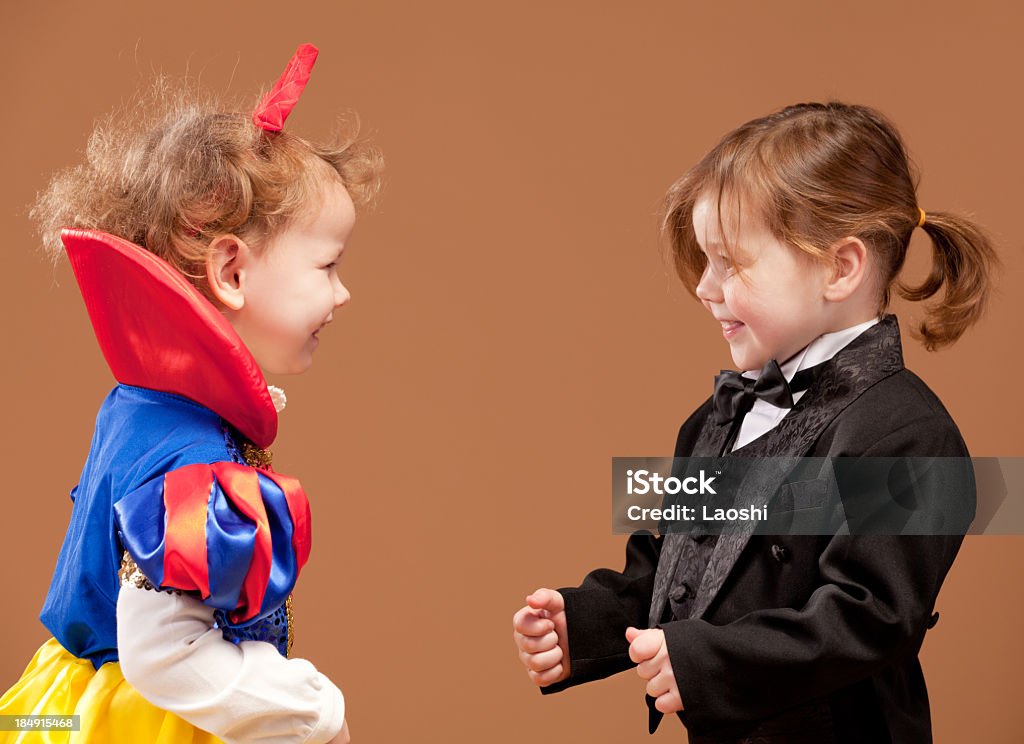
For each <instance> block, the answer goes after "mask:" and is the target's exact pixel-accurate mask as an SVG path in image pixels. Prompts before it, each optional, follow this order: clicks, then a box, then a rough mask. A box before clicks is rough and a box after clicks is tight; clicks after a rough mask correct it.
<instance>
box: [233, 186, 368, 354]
mask: <svg viewBox="0 0 1024 744" xmlns="http://www.w3.org/2000/svg"><path fill="white" fill-rule="evenodd" d="M354 224H355V208H354V206H353V204H352V199H351V198H350V197H349V195H348V192H347V191H346V190H345V187H344V186H342V185H341V183H340V182H338V181H331V182H330V183H329V184H328V185H326V186H325V187H324V193H323V198H322V200H321V202H320V204H319V205H317V208H316V209H314V210H310V212H309V213H307V214H305V215H300V216H299V217H296V218H295V219H294V220H292V222H291V223H290V224H289V225H288V226H287V227H285V228H284V229H283V230H282V231H280V232H279V233H277V234H276V235H274V236H273V237H272V238H271V239H270V240H269V241H268V242H267V244H266V245H265V246H264V247H263V251H262V252H261V253H259V254H258V255H257V254H253V253H249V254H248V256H247V257H246V259H245V261H244V263H242V264H241V267H240V268H241V271H242V280H241V284H240V287H239V289H240V292H241V294H242V296H243V297H244V301H243V303H242V305H241V307H239V308H237V309H236V310H233V311H230V312H228V313H226V315H227V317H228V320H229V321H230V322H231V324H232V326H234V328H235V330H236V331H237V332H238V335H239V336H241V338H242V340H243V341H244V342H245V345H246V346H247V347H248V348H249V351H250V352H251V353H252V355H253V357H255V359H256V362H257V363H258V364H259V366H260V368H261V369H262V370H263V372H264V373H271V374H299V373H301V372H305V371H306V370H307V369H309V367H310V366H311V365H312V364H313V350H314V349H316V347H317V345H318V344H319V343H320V341H319V339H318V338H317V334H318V332H319V331H320V329H322V328H323V327H324V326H325V325H326V324H327V323H330V322H331V320H332V319H333V314H334V310H335V309H337V308H338V307H340V306H341V305H344V304H345V303H346V302H348V300H349V297H350V295H349V292H348V290H347V289H346V288H345V285H344V284H342V283H341V279H340V278H339V276H338V261H339V260H340V258H341V255H342V252H343V250H344V248H345V242H346V241H347V240H348V237H349V234H350V233H351V232H352V227H353V226H354Z"/></svg>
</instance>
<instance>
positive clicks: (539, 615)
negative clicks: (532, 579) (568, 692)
mask: <svg viewBox="0 0 1024 744" xmlns="http://www.w3.org/2000/svg"><path fill="white" fill-rule="evenodd" d="M512 637H513V639H515V642H516V647H517V648H518V649H519V659H520V661H522V662H523V665H524V666H525V667H526V673H527V675H529V677H530V679H531V680H533V682H534V684H536V685H537V686H538V687H547V686H548V685H551V684H554V683H555V682H561V681H562V680H563V679H565V678H566V677H568V676H569V642H568V636H567V632H566V625H565V600H564V599H563V598H562V595H561V594H559V593H558V592H556V591H554V590H553V589H538V590H537V591H535V592H534V593H533V594H531V595H530V596H528V597H527V598H526V606H525V607H523V608H521V609H520V610H519V611H518V612H516V614H515V615H513V616H512Z"/></svg>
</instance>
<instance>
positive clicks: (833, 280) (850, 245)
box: [825, 237, 868, 302]
mask: <svg viewBox="0 0 1024 744" xmlns="http://www.w3.org/2000/svg"><path fill="white" fill-rule="evenodd" d="M831 253H832V259H833V261H832V269H831V273H830V274H829V277H828V280H827V281H826V283H825V299H826V300H829V301H831V302H842V301H843V300H846V299H848V298H849V297H851V296H852V295H853V294H854V293H855V292H856V291H857V290H858V289H860V288H861V286H862V285H864V284H865V282H867V280H868V249H867V246H865V245H864V242H863V241H862V240H861V239H860V238H854V237H847V238H843V239H842V240H839V241H837V242H836V243H835V244H833V246H832V250H831Z"/></svg>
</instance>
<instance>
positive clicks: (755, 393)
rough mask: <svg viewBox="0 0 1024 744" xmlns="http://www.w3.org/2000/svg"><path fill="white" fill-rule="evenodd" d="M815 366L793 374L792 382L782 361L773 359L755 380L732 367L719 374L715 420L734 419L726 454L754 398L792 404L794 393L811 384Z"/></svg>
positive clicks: (724, 449)
mask: <svg viewBox="0 0 1024 744" xmlns="http://www.w3.org/2000/svg"><path fill="white" fill-rule="evenodd" d="M815 369H816V368H815V367H811V368H809V369H803V370H800V371H799V372H797V373H796V374H795V375H793V380H792V381H791V382H786V377H785V375H783V374H782V370H781V369H780V368H779V363H778V362H776V361H775V360H774V359H770V360H768V363H767V364H765V365H764V368H763V369H762V370H761V374H760V376H759V377H758V378H757V379H756V380H752V379H750V378H749V377H743V375H741V374H740V373H739V372H736V371H734V370H731V369H723V370H722V373H721V374H720V375H716V376H715V393H714V396H713V398H712V404H713V406H714V419H715V423H716V424H725V423H728V422H730V421H732V422H733V425H732V427H730V430H729V434H728V436H727V437H726V441H725V444H724V446H723V454H724V453H725V452H728V451H729V449H730V448H731V445H732V443H733V442H734V441H735V440H736V435H737V434H738V433H739V427H740V423H741V422H742V420H743V417H744V416H745V415H746V414H747V412H749V411H750V409H751V408H753V407H754V402H755V401H756V400H757V399H758V398H760V399H761V400H763V401H765V402H766V403H771V404H772V405H773V406H776V407H778V408H792V407H793V393H799V392H800V391H802V390H806V389H807V388H809V387H810V386H811V381H812V380H813V379H814V370H815Z"/></svg>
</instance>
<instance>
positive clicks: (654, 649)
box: [626, 628, 683, 713]
mask: <svg viewBox="0 0 1024 744" xmlns="http://www.w3.org/2000/svg"><path fill="white" fill-rule="evenodd" d="M626 640H627V641H629V658H630V659H632V660H633V661H635V662H636V663H637V668H636V673H637V674H639V675H640V678H641V679H645V680H647V694H648V695H650V696H651V697H652V698H655V702H654V707H655V708H657V709H658V710H660V711H661V712H662V713H678V712H679V711H681V710H683V701H682V699H681V698H680V697H679V688H678V687H677V686H676V675H675V674H673V673H672V662H671V661H669V658H668V647H667V646H666V645H665V631H663V630H662V629H661V628H651V629H650V630H637V629H636V628H626Z"/></svg>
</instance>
